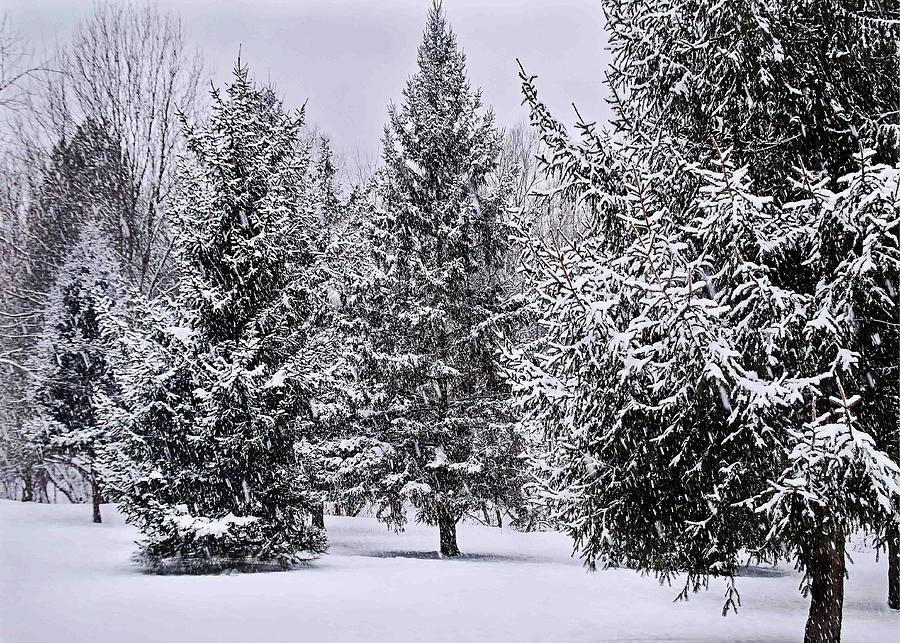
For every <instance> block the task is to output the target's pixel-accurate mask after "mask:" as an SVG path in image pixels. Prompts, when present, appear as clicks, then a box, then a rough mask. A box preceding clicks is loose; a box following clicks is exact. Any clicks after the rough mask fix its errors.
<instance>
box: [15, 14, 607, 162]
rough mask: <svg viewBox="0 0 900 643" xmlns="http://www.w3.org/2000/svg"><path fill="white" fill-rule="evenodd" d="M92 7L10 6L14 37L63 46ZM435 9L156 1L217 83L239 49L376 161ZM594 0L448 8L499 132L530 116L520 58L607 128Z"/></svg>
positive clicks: (288, 99) (557, 102)
mask: <svg viewBox="0 0 900 643" xmlns="http://www.w3.org/2000/svg"><path fill="white" fill-rule="evenodd" d="M93 5H94V3H93V2H92V0H0V13H3V12H5V13H6V14H7V15H8V16H9V19H10V22H11V24H12V27H13V28H14V29H15V30H17V31H18V32H20V33H21V34H22V35H23V36H24V37H26V38H27V39H29V40H31V41H32V42H33V43H34V44H35V45H36V46H38V47H44V46H45V47H47V48H48V49H49V48H52V46H53V45H54V43H56V42H57V41H65V40H66V39H67V38H68V34H69V32H70V30H71V29H72V27H73V26H74V25H75V24H76V23H77V22H78V20H80V19H81V18H82V17H84V16H85V15H86V14H88V13H89V12H90V11H91V9H92V8H93ZM429 5H430V0H318V1H316V0H241V1H237V0H218V1H217V0H158V6H159V7H160V8H161V9H163V10H169V11H174V12H177V13H178V14H179V15H180V16H181V19H182V22H183V24H184V27H185V31H186V34H187V37H188V40H189V42H190V43H192V44H194V45H196V46H197V47H198V48H199V49H200V50H201V51H202V52H203V54H204V56H205V59H206V61H207V65H208V67H209V68H210V70H211V71H212V72H213V73H212V76H213V78H214V79H215V80H216V82H217V83H221V82H222V81H224V80H226V79H227V77H228V75H229V73H230V70H231V67H232V65H233V62H234V59H235V57H236V55H237V52H238V47H239V46H240V47H241V50H242V59H243V60H244V61H245V62H246V63H247V64H249V65H250V69H251V72H252V73H253V75H254V76H255V77H256V78H257V79H259V80H264V81H265V80H271V81H272V82H274V83H275V85H276V86H277V87H278V89H279V90H280V92H281V93H282V95H283V96H284V99H285V103H286V104H287V106H288V107H298V106H300V105H301V104H302V103H303V101H304V100H307V99H308V103H307V115H308V119H309V121H310V122H311V123H312V124H315V125H317V126H319V128H320V129H321V130H322V131H323V133H325V134H328V135H329V136H330V137H331V139H332V141H333V142H334V144H335V147H336V148H337V149H339V150H342V151H343V152H344V153H345V154H348V155H352V154H354V153H355V152H356V151H357V150H359V151H360V152H361V153H362V154H363V155H364V156H368V157H370V158H372V160H374V156H376V155H377V154H378V153H379V151H380V142H379V141H380V138H381V132H382V128H383V125H384V122H385V119H386V113H387V105H388V103H389V102H390V101H392V100H395V101H396V100H399V99H400V92H401V90H402V88H403V85H404V83H405V81H406V78H407V77H408V76H409V75H410V74H411V73H412V72H414V71H415V64H416V48H417V46H418V44H419V40H420V38H421V34H422V29H423V27H424V23H425V16H426V12H427V9H428V6H429ZM599 5H600V3H599V2H597V1H596V0H444V10H445V11H446V13H447V15H448V18H449V20H450V23H451V25H452V26H453V29H454V31H456V33H457V36H458V39H459V43H460V45H461V46H462V48H463V50H464V51H465V52H466V56H467V62H468V70H469V78H470V80H471V81H472V84H473V86H475V87H481V88H482V90H483V96H484V99H485V103H486V104H488V105H491V106H493V108H494V111H495V113H496V115H497V121H498V123H499V124H500V125H503V126H507V125H514V124H516V123H518V122H520V121H523V120H524V119H525V118H526V117H527V114H526V112H525V109H524V108H523V107H522V106H521V104H520V103H521V90H520V86H519V81H518V77H517V71H518V67H517V66H516V62H515V59H516V57H518V58H519V59H520V60H521V61H522V63H523V64H524V65H525V69H526V70H527V71H528V72H529V73H531V74H537V75H538V76H539V80H538V87H539V90H540V92H541V95H542V97H543V98H544V99H545V100H546V101H547V102H548V103H549V104H550V106H551V108H552V109H553V110H554V113H555V114H556V115H557V117H559V118H561V119H563V121H564V122H566V123H571V122H572V120H573V112H572V108H571V105H570V104H571V103H572V102H575V104H576V105H577V106H578V108H579V110H580V111H581V113H582V114H583V115H584V116H585V117H586V118H597V119H601V118H605V117H606V116H608V113H609V112H608V110H607V108H606V105H605V103H604V101H603V97H604V91H603V86H602V84H601V79H602V74H603V69H604V67H605V64H606V62H607V61H608V55H607V53H606V51H604V46H605V41H604V37H603V15H602V11H601V10H600V6H599Z"/></svg>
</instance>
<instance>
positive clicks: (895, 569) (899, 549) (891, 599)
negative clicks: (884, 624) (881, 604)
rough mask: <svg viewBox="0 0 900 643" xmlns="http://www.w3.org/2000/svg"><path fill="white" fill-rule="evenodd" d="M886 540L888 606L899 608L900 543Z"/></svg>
mask: <svg viewBox="0 0 900 643" xmlns="http://www.w3.org/2000/svg"><path fill="white" fill-rule="evenodd" d="M897 540H898V539H897V538H891V539H890V540H888V607H890V608H891V609H892V610H900V543H898V542H897Z"/></svg>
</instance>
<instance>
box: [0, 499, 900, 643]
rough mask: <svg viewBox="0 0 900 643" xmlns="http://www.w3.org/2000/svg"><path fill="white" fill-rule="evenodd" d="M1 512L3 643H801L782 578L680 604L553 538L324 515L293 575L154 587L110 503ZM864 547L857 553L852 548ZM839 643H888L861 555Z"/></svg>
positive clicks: (792, 597) (871, 571)
mask: <svg viewBox="0 0 900 643" xmlns="http://www.w3.org/2000/svg"><path fill="white" fill-rule="evenodd" d="M104 518H105V520H106V522H105V523H104V524H103V525H93V524H91V523H90V522H89V520H90V509H89V507H87V506H84V505H81V506H72V505H36V504H24V503H17V502H10V501H0V641H2V642H3V643H31V642H34V643H46V642H48V641H60V642H64V643H79V642H82V641H84V642H87V641H90V642H92V643H101V642H103V643H105V642H117V643H118V642H123V643H124V642H129V643H138V642H143V641H147V642H153V643H159V642H166V643H178V642H180V641H190V642H191V643H202V642H206V641H210V642H212V641H215V642H217V643H221V642H225V641H241V642H269V641H290V642H291V643H296V642H304V641H554V642H557V641H559V642H562V641H648V640H666V641H799V640H801V639H802V634H803V625H804V619H805V614H806V602H805V601H804V600H803V599H802V598H801V596H800V594H799V592H798V591H797V586H798V583H799V578H798V577H797V576H796V575H795V574H794V573H793V572H792V571H791V570H789V569H771V568H766V569H754V570H748V573H747V575H745V576H744V577H743V578H741V579H740V582H739V585H738V588H739V590H740V591H741V597H742V600H743V607H742V608H741V610H740V612H739V613H738V614H737V615H734V614H732V615H729V616H727V617H724V618H723V617H722V616H721V604H722V592H723V585H722V584H721V583H717V582H713V583H711V587H710V591H708V592H705V593H702V594H698V595H696V596H694V597H692V598H691V600H690V601H689V602H687V603H684V602H679V603H673V602H672V599H673V597H674V595H675V594H676V591H677V590H676V589H674V588H670V587H662V586H660V585H659V584H657V582H656V581H654V580H653V579H652V578H647V577H641V576H639V575H638V574H636V573H634V572H632V571H628V570H606V571H598V572H596V573H588V572H586V571H585V570H584V569H583V568H582V567H581V565H580V564H579V562H578V561H577V560H573V559H571V558H570V557H569V549H570V546H569V542H568V540H567V539H566V538H565V537H564V536H561V535H559V534H553V533H538V534H521V533H515V532H510V531H501V530H498V529H491V528H486V527H479V526H473V525H463V526H461V528H460V533H459V543H460V548H461V549H462V550H463V551H464V552H465V555H464V556H463V557H462V558H461V559H457V560H439V559H437V556H436V555H435V554H434V550H435V547H436V544H437V543H436V541H437V534H436V533H435V531H434V530H432V529H428V528H424V527H419V526H411V527H410V528H409V529H408V530H407V531H406V532H404V533H401V534H394V533H392V532H390V531H388V530H387V529H385V528H384V527H383V526H382V525H380V524H378V523H376V522H375V521H374V520H372V519H370V518H335V517H330V518H327V525H328V531H329V538H330V540H331V550H330V553H329V554H327V555H325V556H323V557H322V558H321V559H320V560H319V561H318V562H316V563H315V564H314V565H313V566H312V567H310V568H307V569H300V570H297V571H293V572H284V573H270V574H251V575H223V576H205V577H203V576H150V575H147V574H143V573H141V572H140V570H139V569H137V568H135V567H134V566H133V565H131V564H130V562H129V557H130V555H131V553H132V552H133V550H134V544H133V540H134V538H135V537H136V533H135V531H134V530H133V529H132V528H130V527H128V526H126V525H124V524H123V521H122V518H121V516H119V515H118V514H117V513H116V512H115V510H114V508H113V507H112V506H106V507H104ZM856 549H860V548H859V547H857V548H856ZM853 558H854V564H853V565H852V567H851V568H850V578H849V580H848V582H847V593H846V600H845V604H844V605H845V607H844V641H847V642H851V641H874V642H878V643H891V642H893V641H898V639H900V636H898V632H900V629H898V628H900V617H898V614H897V613H896V612H890V611H889V610H888V609H887V608H886V606H885V601H884V597H885V592H886V579H885V574H886V561H885V560H884V559H882V560H881V561H876V560H875V556H874V554H873V553H872V552H871V551H865V550H864V551H856V552H854V553H853Z"/></svg>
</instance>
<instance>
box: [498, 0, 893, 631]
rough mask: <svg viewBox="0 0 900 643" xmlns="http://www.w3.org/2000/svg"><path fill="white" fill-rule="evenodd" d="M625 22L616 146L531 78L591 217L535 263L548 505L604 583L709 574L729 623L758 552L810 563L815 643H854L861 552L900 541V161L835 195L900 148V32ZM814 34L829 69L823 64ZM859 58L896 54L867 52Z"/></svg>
mask: <svg viewBox="0 0 900 643" xmlns="http://www.w3.org/2000/svg"><path fill="white" fill-rule="evenodd" d="M827 4H833V5H834V6H831V7H830V8H828V9H825V10H820V9H819V7H821V6H822V5H827ZM605 9H606V12H607V16H608V18H609V24H610V28H611V34H610V42H611V46H612V48H613V54H614V59H615V64H614V66H613V69H612V72H611V74H610V78H611V87H612V89H613V91H614V93H615V95H616V97H617V99H616V103H615V107H616V113H617V118H616V120H615V122H614V123H613V130H612V132H603V131H598V130H597V129H596V128H595V127H594V126H593V125H592V124H590V123H587V122H584V121H580V122H579V124H578V128H579V130H580V132H581V135H582V136H581V141H580V142H579V143H575V144H573V143H571V142H570V141H569V139H568V136H567V134H566V132H565V129H564V128H563V127H562V126H561V125H560V124H559V123H558V122H557V121H556V120H554V119H553V117H552V116H551V115H550V114H549V113H548V111H547V110H546V108H545V107H544V106H543V105H542V104H541V103H540V101H539V100H538V98H537V94H536V91H535V88H534V84H533V82H532V81H533V79H531V78H529V77H527V76H525V75H524V72H523V81H524V91H525V96H526V101H527V102H528V104H529V107H530V108H531V111H532V122H533V124H534V125H535V126H536V127H537V128H538V129H539V131H540V132H541V136H542V140H543V143H544V145H545V146H546V148H547V149H548V154H547V156H546V157H545V165H546V170H547V172H548V174H549V175H550V176H551V177H552V178H555V179H557V180H558V181H559V182H560V186H561V187H560V189H559V190H558V193H559V194H560V195H561V196H564V197H568V198H569V199H570V203H571V205H570V207H572V209H573V211H574V212H575V215H576V222H577V225H576V226H575V232H574V234H575V237H574V238H572V237H571V236H569V235H566V234H557V235H552V236H551V238H550V239H549V240H542V239H537V240H535V241H534V242H533V243H532V244H531V245H530V246H529V247H527V248H526V250H527V253H528V254H527V255H526V261H525V263H526V265H527V266H528V267H529V275H530V279H531V284H532V288H533V296H532V297H531V300H532V301H534V302H535V305H534V310H535V313H536V314H537V316H538V318H539V319H540V320H541V323H542V324H543V326H544V330H545V333H546V334H545V336H544V337H542V338H541V340H540V341H539V343H538V345H537V347H528V346H526V347H523V348H520V349H517V350H513V351H511V354H510V357H511V360H512V362H513V364H514V365H515V366H514V368H513V378H514V382H515V385H516V386H515V387H516V389H517V390H518V391H519V392H520V400H521V403H522V405H523V408H524V410H525V412H526V421H527V422H529V423H533V424H536V425H537V426H539V427H541V428H542V429H543V430H544V431H546V434H547V436H548V437H549V438H550V439H549V444H548V447H547V450H546V452H545V453H543V454H536V456H535V458H534V460H535V465H536V466H537V468H538V471H539V474H540V476H539V477H540V478H541V482H540V484H539V485H538V486H539V491H540V493H541V496H542V497H543V498H545V499H547V501H548V502H549V504H550V505H551V506H552V507H554V508H555V509H556V511H557V512H558V514H559V516H560V518H561V519H562V521H563V523H564V524H565V525H566V526H567V530H568V531H569V532H570V533H571V534H572V536H573V537H574V538H575V540H576V542H577V543H578V545H579V546H580V547H581V549H582V555H583V557H584V558H585V560H586V562H587V563H588V564H589V565H594V564H596V563H597V562H603V563H612V564H627V565H631V566H634V567H636V568H639V569H643V570H648V571H653V572H654V573H656V574H658V575H659V576H661V577H663V578H669V577H671V576H672V575H674V574H676V573H686V574H687V583H686V585H685V590H684V593H685V594H686V592H687V591H688V590H697V589H699V588H701V587H703V586H704V584H705V582H706V578H707V577H708V576H709V575H711V574H712V575H724V576H727V577H729V578H730V579H731V580H730V582H729V592H728V596H727V598H726V605H725V609H726V610H728V609H729V608H731V607H735V606H736V604H737V595H736V588H735V586H734V581H733V577H734V574H735V571H736V569H737V567H738V566H739V565H740V564H741V563H742V556H743V554H742V551H745V550H746V551H750V552H752V553H753V556H754V557H758V558H760V559H766V560H773V559H777V558H778V557H779V556H780V555H781V554H782V553H783V552H787V553H788V555H790V556H791V557H793V558H795V560H796V562H797V565H798V567H799V568H800V569H801V570H803V571H804V572H805V573H806V575H807V579H808V581H809V583H808V585H807V586H806V588H805V591H809V592H810V593H811V607H810V618H809V621H808V624H807V630H806V639H807V641H834V640H838V639H839V636H840V620H841V617H840V615H841V602H842V597H843V576H844V573H845V562H844V555H843V551H844V538H845V534H847V533H849V531H851V530H853V529H859V528H862V529H866V530H869V531H872V532H874V533H875V534H877V535H878V536H879V537H880V538H884V539H886V540H887V539H889V534H891V533H892V532H893V533H896V525H897V518H898V503H900V468H898V466H897V462H896V460H892V458H891V457H890V456H889V454H888V453H886V452H885V449H886V446H887V445H888V444H889V440H886V439H884V437H885V436H884V435H883V429H879V428H877V425H878V422H879V421H880V420H881V419H883V418H885V417H886V415H885V414H884V413H883V410H884V409H885V408H887V409H891V407H892V403H891V402H888V403H887V404H884V405H882V404H880V403H875V404H872V400H871V399H870V400H869V403H868V404H866V403H865V402H861V398H860V396H859V395H858V393H857V391H858V390H860V389H859V385H860V382H862V381H863V379H864V378H865V373H866V370H861V369H860V366H861V365H863V364H865V361H867V359H866V360H865V361H864V360H861V357H860V356H861V355H863V354H865V350H867V349H865V348H864V346H865V344H866V343H869V344H872V343H873V342H871V340H870V339H868V338H869V337H872V336H874V335H873V332H876V331H877V325H878V324H881V325H882V326H884V320H885V319H888V318H890V317H891V316H892V314H893V315H895V314H896V299H894V295H893V294H892V293H891V292H890V289H891V286H890V285H889V284H890V283H891V280H890V278H885V276H884V275H882V274H881V273H880V272H879V270H878V269H874V268H871V267H870V266H873V265H875V264H874V263H873V262H874V260H875V257H877V261H879V262H880V263H882V262H883V264H884V265H885V268H884V269H885V270H886V271H888V272H890V271H891V270H892V266H893V265H894V264H893V262H894V259H893V253H894V252H895V250H894V249H895V248H896V228H895V226H896V223H895V220H896V207H895V205H894V204H893V203H892V202H891V201H890V198H889V194H890V193H889V191H887V190H885V189H884V188H883V186H884V185H888V184H890V182H891V180H893V179H891V178H890V167H892V166H894V165H896V161H892V162H891V161H889V162H888V165H886V166H882V167H874V168H869V169H870V172H869V174H868V177H869V181H870V183H869V187H868V189H867V190H857V191H856V192H854V190H852V189H851V190H850V191H849V192H847V193H846V196H842V197H840V198H838V199H837V201H835V199H834V198H832V194H833V192H829V190H835V188H836V187H837V186H838V185H839V184H841V179H839V177H840V174H841V173H843V172H847V171H848V170H850V171H853V170H854V164H856V167H857V168H859V162H858V161H854V148H865V147H868V146H870V145H871V146H874V147H875V148H876V150H877V151H876V153H875V154H876V155H877V156H878V157H879V158H881V159H885V160H886V159H888V158H891V154H893V152H891V151H890V150H891V148H890V146H889V145H884V144H883V143H881V144H880V143H879V142H880V141H884V140H890V139H891V136H889V135H888V132H890V131H894V130H893V129H892V128H895V127H896V126H895V125H890V126H889V127H887V128H885V127H884V126H883V125H884V123H892V122H893V121H895V120H896V115H894V116H891V113H892V112H891V111H890V109H885V105H884V102H885V101H886V100H888V99H887V98H885V96H886V94H884V93H883V92H882V91H881V90H882V89H883V88H886V87H888V86H889V85H890V80H889V78H890V76H891V74H890V73H889V70H891V69H896V64H897V60H896V50H895V49H892V48H891V45H890V44H889V43H886V42H885V40H884V39H885V35H884V32H882V33H881V34H879V29H889V28H890V25H888V24H887V23H885V22H884V21H880V20H879V19H878V12H877V11H875V10H877V9H878V7H874V6H867V7H864V9H872V10H873V11H871V12H870V11H860V12H858V13H854V12H853V11H850V10H848V8H847V7H846V6H845V5H844V3H818V4H817V3H799V4H793V5H790V6H788V5H786V4H784V3H777V2H758V3H738V4H735V3H732V4H722V3H712V2H710V3H705V2H699V3H698V2H687V1H681V0H660V1H659V2H650V3H646V2H641V3H638V2H627V1H625V0H621V1H617V0H610V1H609V2H607V3H605ZM857 9H858V8H857ZM792 21H796V22H797V24H798V25H799V26H800V28H799V34H800V36H797V37H796V40H790V39H791V38H792V37H794V36H792V34H797V33H798V30H794V29H793V27H794V24H793V22H792ZM804 35H805V36H809V38H812V41H813V42H814V43H817V46H819V45H820V46H821V47H822V48H824V51H825V53H826V54H827V55H824V56H820V57H813V58H814V60H812V61H810V57H809V51H808V48H809V38H807V39H804ZM858 38H864V39H866V42H869V43H870V44H873V47H872V48H870V49H869V50H865V51H863V50H860V49H857V50H854V51H849V52H848V51H847V50H848V49H849V50H852V49H853V48H854V45H853V42H854V39H858ZM870 53H871V54H872V55H873V56H874V57H876V58H877V60H868V59H867V57H868V56H869V55H870ZM822 65H824V66H826V67H827V69H826V70H824V71H823V70H821V69H819V66H822ZM842 66H843V67H842ZM822 83H834V87H833V88H832V89H830V90H828V91H827V92H824V91H823V90H822V89H821V87H820V85H821V84H822ZM861 84H863V85H865V87H866V89H865V90H861V89H860V85H861ZM798 88H799V89H798ZM884 91H887V90H886V89H885V90H884ZM861 92H862V93H861ZM863 93H865V95H862V94H863ZM828 94H830V95H833V96H834V97H835V100H834V101H832V102H829V101H828V100H825V97H826V96H827V95H828ZM894 149H895V148H894ZM893 158H895V157H893ZM800 164H803V166H805V167H806V168H810V169H809V170H808V171H803V169H802V168H800V170H799V171H798V169H797V167H796V166H798V165H800ZM864 172H865V168H864V167H863V168H862V169H857V170H856V171H855V173H856V175H861V174H862V173H864ZM797 175H799V176H800V177H801V178H800V179H799V180H795V179H794V177H795V176H797ZM877 175H880V178H879V179H876V178H875V177H876V176H877ZM859 181H860V179H859V178H857V179H850V181H849V183H850V185H854V184H856V185H858V184H859ZM878 186H882V187H878ZM841 192H842V194H844V190H841ZM854 194H855V195H856V196H855V197H854V196H853V195H854ZM862 194H865V195H866V196H861V195H862ZM835 202H837V203H838V204H841V203H843V204H846V205H842V206H841V207H838V208H832V207H831V206H827V204H828V203H832V204H833V203H835ZM854 203H855V205H849V204H854ZM834 219H837V220H840V219H843V221H842V222H841V223H840V225H839V226H838V227H839V234H838V235H837V237H836V238H837V239H838V243H836V244H835V243H834V239H835V236H834V235H833V234H831V233H830V232H828V230H829V228H830V227H833V225H830V224H829V220H834ZM870 221H878V223H877V224H872V223H869V222H870ZM862 230H865V232H862ZM810 238H813V239H814V243H813V246H812V247H810V245H809V244H808V240H809V239H810ZM850 249H853V251H852V252H851V253H850V257H849V258H847V252H848V250H850ZM842 280H843V283H841V282H842ZM851 285H852V288H851V287H850V286H851ZM857 288H860V290H857ZM861 289H868V290H870V291H871V292H872V296H871V297H868V296H865V295H862V290H861ZM852 293H855V294H852ZM839 295H840V296H839ZM848 296H849V297H858V298H860V299H868V302H869V303H868V306H869V309H871V307H872V306H873V305H874V306H875V307H876V308H877V309H878V310H877V314H876V315H875V316H874V317H871V318H869V319H868V320H867V323H871V322H872V321H873V320H876V321H875V325H874V326H870V327H869V329H868V330H865V331H863V332H859V331H860V328H861V326H859V325H857V324H856V323H855V322H854V321H853V317H854V313H853V310H854V308H855V307H856V306H858V305H859V304H856V303H854V304H850V305H847V300H846V297H848ZM860 308H862V306H860ZM814 312H815V313H816V314H812V313H814ZM885 337H889V336H888V335H887V334H886V335H885ZM869 354H870V355H871V356H872V357H873V358H876V359H877V357H876V354H875V353H874V352H872V351H869ZM863 368H864V369H865V368H866V367H865V366H863ZM881 372H882V373H884V374H885V375H887V376H888V377H890V376H891V374H890V369H883V370H882V371H881ZM869 376H870V377H872V378H873V379H874V378H875V377H877V376H878V375H876V371H875V370H874V369H871V368H870V372H869ZM886 381H887V380H883V382H886ZM882 385H884V386H888V385H887V384H886V383H885V384H882ZM892 412H893V413H896V406H895V405H893V410H889V411H888V412H887V415H889V414H890V413H892ZM895 425H896V422H894V423H893V424H889V426H895Z"/></svg>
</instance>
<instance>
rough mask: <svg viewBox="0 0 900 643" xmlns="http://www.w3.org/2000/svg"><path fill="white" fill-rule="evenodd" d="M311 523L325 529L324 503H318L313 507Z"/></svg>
mask: <svg viewBox="0 0 900 643" xmlns="http://www.w3.org/2000/svg"><path fill="white" fill-rule="evenodd" d="M312 524H313V527H318V528H319V529H325V505H324V504H322V503H319V504H317V505H316V506H315V507H313V510H312Z"/></svg>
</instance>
